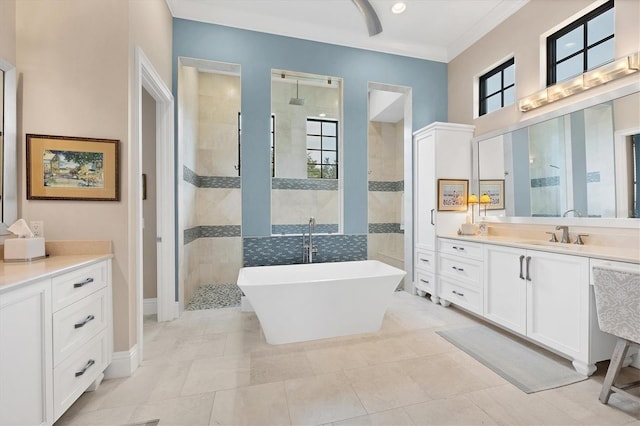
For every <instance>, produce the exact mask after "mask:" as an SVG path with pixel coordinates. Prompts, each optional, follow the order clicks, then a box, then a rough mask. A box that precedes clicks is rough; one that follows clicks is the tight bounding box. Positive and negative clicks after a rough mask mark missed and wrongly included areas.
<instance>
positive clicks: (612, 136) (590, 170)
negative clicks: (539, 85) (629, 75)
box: [477, 92, 640, 218]
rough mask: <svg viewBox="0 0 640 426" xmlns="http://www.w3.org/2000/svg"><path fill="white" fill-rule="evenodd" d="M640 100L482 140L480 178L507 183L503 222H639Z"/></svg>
mask: <svg viewBox="0 0 640 426" xmlns="http://www.w3.org/2000/svg"><path fill="white" fill-rule="evenodd" d="M637 135H640V93H638V92H634V93H630V94H625V95H624V96H620V97H615V98H612V99H609V100H605V101H604V102H600V103H594V104H593V105H588V106H586V107H583V108H580V109H576V110H574V111H571V112H569V113H563V114H556V116H552V117H545V118H544V119H542V120H536V122H535V123H532V124H529V125H525V126H521V127H519V128H515V129H511V130H510V131H507V132H504V133H501V134H497V135H492V136H491V137H488V138H482V139H481V138H479V140H478V144H477V161H478V163H477V177H478V179H479V180H480V183H482V181H483V180H501V179H504V183H505V185H504V188H505V189H504V206H505V208H504V210H497V211H492V214H493V215H496V216H504V217H579V218H637V217H640V215H639V213H640V212H639V211H638V202H639V200H640V193H639V191H638V185H637V183H636V180H637V175H638V171H639V169H638V167H639V165H640V154H639V151H640V150H639V149H638V148H640V136H637Z"/></svg>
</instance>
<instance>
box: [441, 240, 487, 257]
mask: <svg viewBox="0 0 640 426" xmlns="http://www.w3.org/2000/svg"><path fill="white" fill-rule="evenodd" d="M438 250H439V251H440V253H449V254H455V255H457V256H463V257H466V258H469V259H478V260H482V244H478V243H470V242H467V241H460V240H447V239H444V238H439V239H438Z"/></svg>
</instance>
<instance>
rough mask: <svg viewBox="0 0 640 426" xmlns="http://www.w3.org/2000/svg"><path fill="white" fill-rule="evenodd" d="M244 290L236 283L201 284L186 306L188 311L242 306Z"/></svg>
mask: <svg viewBox="0 0 640 426" xmlns="http://www.w3.org/2000/svg"><path fill="white" fill-rule="evenodd" d="M240 296H242V291H241V290H240V287H238V286H237V285H236V284H206V285H203V286H200V287H199V288H198V289H197V290H196V291H195V293H194V294H193V297H192V298H191V300H190V301H189V303H188V304H187V307H186V308H185V309H186V310H187V311H198V310H201V309H219V308H231V307H236V306H240Z"/></svg>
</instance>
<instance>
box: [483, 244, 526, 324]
mask: <svg viewBox="0 0 640 426" xmlns="http://www.w3.org/2000/svg"><path fill="white" fill-rule="evenodd" d="M525 258H526V251H525V250H522V249H517V248H512V247H504V246H494V245H489V244H486V245H485V246H484V264H485V267H484V316H485V317H486V318H488V319H490V320H491V321H495V322H496V323H498V324H500V325H502V326H504V327H507V328H509V329H510V330H513V331H515V332H518V333H520V334H526V332H527V323H526V321H527V286H526V284H525V278H526V277H525V276H524V273H525V271H524V266H525V265H524V261H525Z"/></svg>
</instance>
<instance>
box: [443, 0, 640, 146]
mask: <svg viewBox="0 0 640 426" xmlns="http://www.w3.org/2000/svg"><path fill="white" fill-rule="evenodd" d="M592 4H593V1H591V0H562V1H557V0H531V1H530V2H529V3H528V4H527V5H525V6H524V7H523V8H521V9H520V10H519V11H518V12H516V13H515V14H514V15H512V16H511V17H510V18H508V19H507V20H506V21H504V22H503V23H502V24H501V25H499V26H498V27H496V28H495V29H494V30H492V31H491V32H489V33H488V34H487V35H486V36H484V37H483V38H482V39H480V40H479V41H478V42H477V43H475V44H474V45H473V46H471V47H470V48H468V49H467V50H465V51H464V52H463V53H461V54H460V55H458V56H457V57H456V58H454V59H453V60H452V61H451V62H450V63H449V65H448V79H449V81H448V85H449V121H451V122H454V123H465V124H474V125H475V126H476V131H475V135H476V136H479V135H482V134H484V133H487V132H489V131H492V130H497V129H500V128H503V127H506V126H509V125H511V124H514V123H518V122H520V121H522V120H526V119H529V118H532V117H534V116H536V115H539V114H543V113H547V112H549V111H553V110H555V109H557V108H560V107H563V106H566V105H569V104H572V103H575V102H577V101H580V100H583V99H586V98H589V97H591V96H594V95H597V94H600V93H603V92H606V91H609V90H612V89H614V88H616V87H620V86H621V85H623V84H626V83H628V82H629V80H631V79H634V78H635V79H637V78H638V76H637V75H635V76H628V77H625V78H624V79H622V80H619V81H618V82H613V83H609V84H607V85H605V86H603V87H599V88H594V89H591V90H589V91H587V92H584V93H581V94H578V95H574V96H571V97H569V98H567V99H565V100H562V101H558V102H554V103H552V104H550V105H547V106H544V107H540V108H538V109H536V110H533V111H531V112H527V113H522V112H520V111H519V110H518V109H517V101H516V104H514V105H512V106H509V107H505V108H503V109H501V110H498V111H496V112H493V113H490V114H487V115H484V116H482V117H480V118H477V119H474V117H473V106H474V105H473V103H474V101H473V87H474V79H475V78H477V76H479V75H481V74H482V73H483V72H486V71H488V70H489V69H490V68H491V67H492V66H495V65H498V64H499V63H500V62H501V61H503V60H506V59H507V58H508V57H510V56H514V57H515V64H516V100H517V99H521V98H523V97H525V96H528V95H531V94H533V93H535V92H536V91H538V90H541V89H543V88H544V78H543V77H541V69H542V73H543V72H544V68H541V66H540V60H541V59H540V36H541V35H542V34H545V33H547V32H548V31H550V30H552V29H554V28H556V27H557V26H558V25H559V24H561V23H563V22H564V21H565V20H567V19H569V18H571V17H572V16H574V15H575V14H577V13H579V12H580V11H581V10H583V9H584V8H586V7H588V6H590V5H592ZM615 8H616V13H615V27H616V28H615V31H616V35H615V45H616V58H617V57H621V56H624V55H627V54H629V53H632V52H634V51H638V50H640V37H639V36H638V17H639V16H640V2H639V1H637V0H616V2H615ZM576 18H577V16H576Z"/></svg>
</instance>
